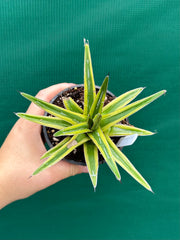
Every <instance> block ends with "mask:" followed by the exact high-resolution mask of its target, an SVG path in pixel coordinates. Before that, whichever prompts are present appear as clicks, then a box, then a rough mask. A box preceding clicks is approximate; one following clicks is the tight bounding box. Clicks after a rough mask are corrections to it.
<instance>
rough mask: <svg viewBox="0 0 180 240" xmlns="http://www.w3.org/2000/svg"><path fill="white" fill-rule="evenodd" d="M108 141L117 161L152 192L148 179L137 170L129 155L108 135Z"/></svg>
mask: <svg viewBox="0 0 180 240" xmlns="http://www.w3.org/2000/svg"><path fill="white" fill-rule="evenodd" d="M106 138H107V141H108V143H109V146H110V149H111V152H112V154H113V157H114V159H115V161H116V162H117V163H118V164H119V165H120V166H121V167H122V168H123V169H124V170H125V171H126V172H128V173H129V174H130V175H131V176H132V177H133V178H134V179H135V180H136V181H137V182H139V183H140V184H141V185H142V186H144V187H145V188H146V189H148V190H149V191H151V192H152V189H151V187H150V186H149V184H148V183H147V182H146V180H145V179H144V178H143V177H142V176H141V174H140V173H139V172H138V171H137V170H136V168H135V167H134V166H133V165H132V163H131V162H130V161H129V160H128V159H127V157H126V156H125V155H124V154H123V153H122V152H121V151H120V150H119V149H118V147H117V146H116V145H115V144H114V143H113V141H112V140H111V139H110V137H108V136H107V135H106Z"/></svg>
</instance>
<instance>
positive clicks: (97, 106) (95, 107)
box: [89, 75, 109, 119]
mask: <svg viewBox="0 0 180 240" xmlns="http://www.w3.org/2000/svg"><path fill="white" fill-rule="evenodd" d="M108 81H109V75H107V76H106V77H105V79H104V82H103V84H102V86H101V88H100V89H99V91H98V94H97V95H96V97H95V100H94V102H93V104H92V107H91V109H90V112H89V116H90V117H91V118H92V119H93V118H94V117H95V115H96V114H97V113H100V114H101V112H102V108H103V105H104V99H105V97H106V91H107V86H108Z"/></svg>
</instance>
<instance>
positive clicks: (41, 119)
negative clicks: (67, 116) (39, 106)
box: [16, 113, 71, 129]
mask: <svg viewBox="0 0 180 240" xmlns="http://www.w3.org/2000/svg"><path fill="white" fill-rule="evenodd" d="M16 115H17V116H18V117H21V118H24V119H26V120H29V121H31V122H34V123H38V124H41V125H44V126H46V127H51V128H55V129H62V128H64V127H68V126H70V125H71V124H70V123H68V122H66V121H64V120H61V119H59V118H57V117H46V116H36V115H31V114H26V113H17V114H16Z"/></svg>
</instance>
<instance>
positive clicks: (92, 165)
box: [83, 141, 99, 189]
mask: <svg viewBox="0 0 180 240" xmlns="http://www.w3.org/2000/svg"><path fill="white" fill-rule="evenodd" d="M83 146H84V157H85V161H86V165H87V168H88V171H89V175H90V178H91V181H92V184H93V186H94V189H96V186H97V178H98V166H99V162H98V149H97V147H96V146H95V145H94V143H93V142H92V141H88V142H86V143H84V144H83Z"/></svg>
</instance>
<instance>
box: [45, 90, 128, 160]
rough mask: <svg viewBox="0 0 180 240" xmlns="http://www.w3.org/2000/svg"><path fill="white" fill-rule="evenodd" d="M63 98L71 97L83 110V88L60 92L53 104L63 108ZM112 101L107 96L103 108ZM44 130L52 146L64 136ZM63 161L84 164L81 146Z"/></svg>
mask: <svg viewBox="0 0 180 240" xmlns="http://www.w3.org/2000/svg"><path fill="white" fill-rule="evenodd" d="M96 92H98V89H97V90H96ZM63 97H71V98H72V99H73V100H74V101H75V102H76V103H77V104H78V105H79V106H80V107H81V108H82V109H83V107H84V105H83V103H84V87H75V88H72V89H68V90H66V91H64V92H62V94H61V95H59V96H58V97H57V98H56V99H55V100H54V101H53V104H55V105H57V106H59V107H62V108H64V104H63V101H62V98H63ZM113 99H115V97H113V96H110V95H109V94H107V95H106V98H105V102H104V106H105V105H107V104H108V103H109V102H111V101H112V100H113ZM47 116H52V115H50V114H47ZM120 123H121V124H128V122H127V120H126V119H125V120H122V121H121V122H120ZM46 130H47V135H48V137H49V140H50V142H51V143H52V145H53V146H56V145H57V144H58V143H59V142H60V141H62V140H63V139H64V138H65V136H61V137H54V136H53V135H54V133H55V132H57V131H59V130H58V129H54V128H49V127H46ZM112 139H113V141H114V142H115V143H117V142H118V140H119V137H113V138H112ZM65 159H68V160H74V161H76V162H77V163H82V164H85V158H84V152H83V146H82V145H81V146H79V147H77V148H76V149H74V150H73V151H72V152H71V153H70V154H68V155H67V156H66V157H65ZM103 162H104V158H103V157H102V155H101V153H99V163H103Z"/></svg>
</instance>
